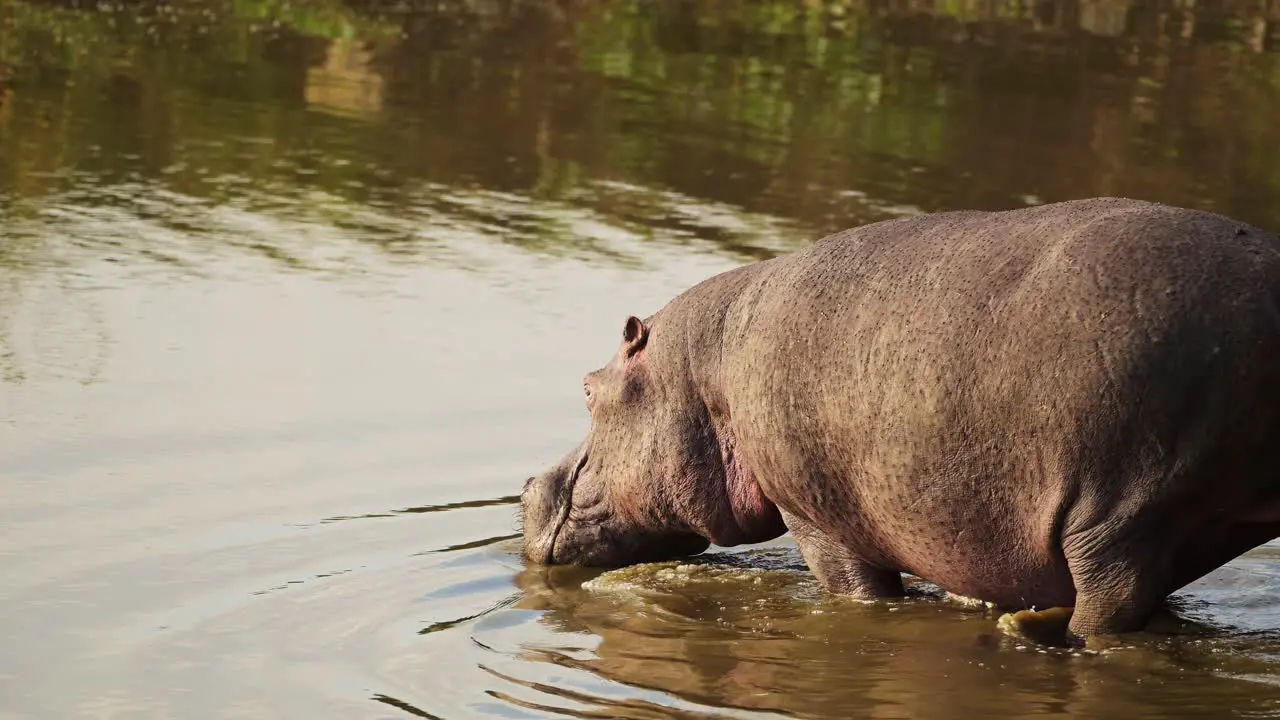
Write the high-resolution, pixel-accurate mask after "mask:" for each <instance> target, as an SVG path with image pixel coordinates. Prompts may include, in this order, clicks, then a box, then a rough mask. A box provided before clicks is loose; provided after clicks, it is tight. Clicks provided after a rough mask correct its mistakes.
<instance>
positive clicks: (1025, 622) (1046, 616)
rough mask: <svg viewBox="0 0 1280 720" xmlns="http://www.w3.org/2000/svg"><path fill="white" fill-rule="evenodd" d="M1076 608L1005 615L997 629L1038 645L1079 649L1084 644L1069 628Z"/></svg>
mask: <svg viewBox="0 0 1280 720" xmlns="http://www.w3.org/2000/svg"><path fill="white" fill-rule="evenodd" d="M1074 613H1075V608H1069V607H1052V608H1047V609H1045V610H1019V611H1017V612H1011V613H1005V614H1004V615H1001V616H1000V618H999V619H998V620H996V627H998V628H1000V630H1002V631H1003V632H1005V633H1006V634H1008V635H1012V636H1013V637H1017V638H1021V639H1023V640H1026V641H1028V642H1031V643H1034V644H1036V645H1048V646H1051V647H1062V648H1067V647H1079V646H1081V644H1082V642H1081V640H1080V639H1079V638H1077V637H1076V636H1075V635H1074V634H1073V633H1071V631H1070V630H1069V629H1068V628H1067V626H1068V624H1070V622H1071V616H1072V615H1073V614H1074Z"/></svg>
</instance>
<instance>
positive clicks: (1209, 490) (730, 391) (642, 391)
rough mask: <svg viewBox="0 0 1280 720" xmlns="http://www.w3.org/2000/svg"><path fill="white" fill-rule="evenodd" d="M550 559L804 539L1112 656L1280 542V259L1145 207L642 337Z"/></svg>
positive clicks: (969, 220)
mask: <svg viewBox="0 0 1280 720" xmlns="http://www.w3.org/2000/svg"><path fill="white" fill-rule="evenodd" d="M585 387H586V390H587V395H588V406H589V407H590V409H591V414H592V424H591V430H590V432H589V434H588V437H587V439H586V440H584V442H583V444H582V445H581V446H580V447H579V448H577V449H576V450H575V451H573V452H572V453H570V454H569V455H568V456H567V457H566V458H565V459H564V460H562V461H561V462H560V463H559V464H558V465H557V466H555V467H553V468H551V469H550V470H548V471H547V472H545V473H543V474H542V475H540V476H538V477H536V478H530V480H529V481H528V482H527V483H526V487H525V491H524V494H523V496H522V506H523V507H522V513H523V515H522V519H523V525H524V528H523V530H524V536H525V550H526V554H527V555H528V557H529V558H530V559H531V560H534V561H537V562H543V563H552V564H555V563H569V564H583V565H601V566H618V565H623V564H627V563H631V562H638V561H645V560H654V559H662V558H670V557H677V556H681V555H687V554H690V553H696V552H701V551H702V550H704V549H706V547H708V545H709V543H715V544H718V545H721V546H732V545H737V544H742V543H752V542H762V541H764V540H768V539H772V538H774V537H777V536H779V535H781V534H782V533H784V532H787V531H790V532H791V534H792V535H793V536H794V538H795V539H796V542H797V544H798V546H799V548H800V550H801V552H802V554H803V555H804V558H805V560H806V562H807V563H808V565H809V567H810V568H811V569H812V570H813V572H814V574H815V575H816V577H817V578H818V579H819V581H820V582H821V583H822V584H823V586H824V587H826V588H827V589H828V590H830V591H832V592H836V593H842V594H848V595H853V596H857V597H862V598H869V599H871V598H880V597H892V596H898V595H901V594H902V593H903V586H902V580H901V573H903V572H907V573H910V574H912V575H915V576H917V577H920V578H922V579H925V580H928V581H930V582H932V583H934V584H936V585H938V586H940V587H941V588H943V589H945V590H947V591H949V592H952V593H955V594H959V595H964V596H967V597H971V598H977V599H981V600H986V601H989V602H992V603H995V604H996V605H998V606H1000V607H1003V608H1008V609H1020V608H1031V607H1039V608H1044V607H1074V613H1073V614H1072V615H1071V620H1070V630H1071V633H1072V634H1073V635H1075V636H1076V637H1078V638H1083V637H1087V636H1091V635H1096V634H1110V633H1121V632H1128V631H1132V630H1137V629H1141V627H1142V626H1143V625H1145V623H1146V621H1147V619H1148V618H1149V617H1150V616H1151V614H1152V613H1153V612H1154V611H1155V610H1156V609H1157V608H1158V607H1159V606H1160V604H1161V602H1162V601H1163V599H1164V598H1165V597H1166V596H1167V595H1169V594H1170V593H1172V592H1174V591H1176V590H1177V589H1179V588H1181V587H1183V586H1184V585H1186V584H1188V583H1190V582H1192V581H1194V580H1196V579H1197V578H1199V577H1201V576H1203V575H1204V574H1206V573H1208V572H1210V571H1212V570H1214V569H1215V568H1217V567H1219V566H1221V565H1222V564H1224V563H1226V562H1228V561H1229V560H1231V559H1233V558H1235V557H1237V556H1238V555H1240V554H1242V553H1243V552H1245V551H1247V550H1249V549H1251V548H1253V547H1255V546H1258V545H1261V544H1263V543H1265V542H1267V541H1269V540H1272V539H1274V538H1276V537H1280V239H1278V238H1277V237H1275V236H1274V235H1272V234H1270V233H1267V232H1264V231H1262V230H1260V229H1258V228H1255V227H1252V226H1249V225H1247V224H1244V223H1242V222H1239V221H1236V220H1232V219H1230V218H1227V217H1224V216H1221V215H1215V214H1211V213H1206V212H1200V211H1193V210H1187V209H1181V208H1176V207H1170V206H1165V205H1158V204H1152V203H1147V202H1141V201H1136V200H1127V199H1119V198H1094V199H1088V200H1079V201H1071V202H1063V203H1056V204H1050V205H1043V206H1039V207H1034V208H1027V209H1020V210H1013V211H1005V212H977V211H973V212H948V213H939V214H934V215H926V216H920V217H913V218H906V219H900V220H891V221H886V222H880V223H874V224H871V225H866V226H862V227H859V228H855V229H852V230H848V231H844V232H840V233H836V234H834V235H831V236H829V237H827V238H824V239H822V240H820V241H818V242H817V243H815V244H814V245H812V246H809V247H807V248H805V249H803V250H800V251H798V252H795V253H792V254H789V255H784V256H780V257H777V258H773V259H770V260H766V261H762V262H757V263H754V264H750V265H747V266H744V267H740V268H737V269H735V270H731V271H729V272H726V273H722V274H720V275H717V276H715V277H712V278H710V279H708V280H706V281H704V282H702V283H700V284H698V285H696V286H694V287H693V288H691V289H689V290H688V291H686V292H684V293H683V294H681V295H680V296H678V297H677V298H675V299H674V300H672V301H671V302H670V303H668V304H667V305H666V306H665V307H664V308H662V309H661V310H660V311H659V312H657V313H656V314H654V315H653V316H651V317H649V318H647V319H645V320H640V319H638V318H634V317H633V318H629V319H628V320H627V322H626V325H625V327H624V332H623V343H622V346H621V348H620V349H619V351H618V353H617V354H616V355H615V357H614V358H613V360H612V361H611V362H610V363H609V364H608V365H606V366H605V367H603V368H601V369H600V370H597V371H595V372H593V373H591V374H589V375H588V376H587V379H586V382H585Z"/></svg>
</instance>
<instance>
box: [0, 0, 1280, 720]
mask: <svg viewBox="0 0 1280 720" xmlns="http://www.w3.org/2000/svg"><path fill="white" fill-rule="evenodd" d="M1270 5H1271V6H1272V7H1271V9H1270V10H1267V7H1266V6H1267V4H1265V3H1252V2H1245V1H1244V0H1216V1H1214V2H1206V1H1204V0H1201V1H1200V2H1193V1H1192V0H1176V1H1175V0H1044V1H1043V2H1038V3H1034V4H1029V5H1019V4H1017V3H993V2H984V1H981V0H947V1H946V2H941V1H939V2H928V1H926V0H891V1H889V0H865V1H864V2H846V1H843V0H803V1H802V0H791V1H789V2H784V1H782V0H761V1H758V2H745V1H739V0H722V1H720V2H711V1H710V0H683V1H680V2H677V1H669V0H656V1H653V2H639V1H632V2H627V1H622V0H616V1H615V0H598V1H595V2H586V1H585V0H584V1H581V2H578V1H574V0H562V1H560V2H552V1H551V0H525V1H520V0H487V1H486V0H475V1H474V2H455V1H452V0H432V1H428V0H413V1H410V0H406V1H405V2H390V0H388V1H386V2H373V1H371V0H346V1H345V2H344V1H342V0H293V1H292V2H290V1H289V0H187V1H185V2H183V3H173V4H170V3H166V2H158V1H157V2H152V1H150V0H148V1H141V2H124V3H120V2H118V1H115V0H104V1H103V2H101V3H98V2H82V1H80V0H60V1H58V2H36V1H35V0H0V719H2V720H16V719H19V718H21V719H23V720H26V719H28V718H32V719H40V720H44V719H54V718H59V719H60V718H129V719H130V720H132V719H135V718H148V719H149V718H183V719H184V720H185V719H198V718H293V717H299V718H302V717H306V718H328V717H333V718H409V717H423V718H450V719H452V718H472V717H496V718H564V717H576V718H609V717H625V718H637V719H639V718H727V717H737V718H820V717H867V718H953V717H981V716H988V715H992V716H1012V717H1022V716H1037V717H1039V716H1043V717H1063V718H1066V717H1070V718H1093V717H1099V716H1116V717H1130V716H1141V717H1151V718H1157V717H1160V718H1173V717H1179V718H1182V717H1205V718H1210V717H1212V718H1222V717H1249V718H1259V717H1280V547H1278V546H1277V545H1275V544H1273V545H1270V546H1265V547H1262V548H1259V549H1257V550H1255V551H1253V552H1251V553H1249V554H1247V555H1245V556H1243V557H1241V558H1239V559H1237V560H1236V561H1234V562H1232V563H1230V564H1229V565H1227V566H1226V567H1224V568H1221V569H1220V570H1218V571H1216V572H1214V573H1212V574H1211V575H1209V576H1208V577H1206V578H1204V579H1202V580H1201V581H1199V582H1197V583H1195V584H1194V585H1192V586H1190V587H1188V588H1186V589H1184V590H1183V591H1181V592H1179V593H1178V594H1177V595H1176V596H1175V597H1174V598H1173V600H1172V603H1171V604H1172V609H1173V611H1174V619H1173V621H1171V622H1170V623H1169V625H1168V627H1167V628H1166V630H1165V631H1163V632H1155V631H1153V632H1150V633H1144V634H1140V635H1137V636H1133V637H1131V638H1127V639H1125V641H1124V642H1123V643H1122V644H1120V645H1118V646H1116V647H1113V648H1111V649H1108V650H1106V651H1104V652H1100V653H1089V652H1079V651H1074V652H1065V651H1050V650H1046V649H1042V648H1040V649H1038V648H1036V647H1028V646H1027V645H1025V644H1022V643H1020V642H1018V641H1017V640H1016V639H1014V638H1011V637H1008V636H1005V635H1003V634H1002V633H1001V632H1000V631H999V630H998V629H997V626H996V618H995V616H994V615H992V614H991V613H989V612H987V611H985V610H983V609H981V608H971V607H964V606H961V605H959V604H956V603H953V602H948V601H945V600H942V599H939V598H938V597H936V595H937V593H936V592H935V591H934V589H932V588H930V587H928V586H921V587H920V588H919V590H920V593H919V594H918V595H916V596H913V597H911V598H909V599H907V600H904V601H901V602H895V603H882V604H879V605H874V606H865V605H858V604H853V603H849V602H842V601H841V600H839V599H838V598H831V597H826V596H824V595H823V594H822V593H820V592H818V590H817V588H816V587H815V585H814V583H813V580H812V577H811V575H810V574H809V573H808V572H807V571H806V570H805V568H804V566H803V563H802V561H801V559H800V556H799V554H798V552H797V551H796V549H795V546H794V544H793V543H792V542H791V541H790V540H789V539H788V538H782V539H779V540H778V541H775V542H771V543H768V544H766V545H764V546H760V547H749V548H736V549H734V550H733V551H724V550H716V551H714V552H713V553H711V554H710V555H709V556H707V557H706V558H703V559H700V560H698V561H697V562H692V563H686V564H683V565H680V566H674V567H668V566H657V567H644V568H639V569H634V570H629V571H624V572H621V573H614V574H610V575H606V576H601V577H597V576H598V573H596V572H586V571H580V570H573V569H564V568H562V569H557V570H555V571H545V570H540V569H537V568H529V567H526V566H525V565H524V563H523V562H522V561H521V559H520V556H519V547H518V542H517V541H516V540H515V536H514V533H515V532H516V530H515V528H516V505H515V497H514V496H515V495H516V494H517V493H518V492H519V490H520V487H521V484H522V482H523V480H524V479H525V478H526V477H528V476H529V475H530V474H532V473H533V472H535V471H537V470H539V469H541V468H542V467H544V466H546V465H547V464H548V463H550V462H551V461H553V460H555V459H557V458H558V457H559V456H560V455H561V454H562V453H563V452H565V451H566V450H567V449H568V448H570V447H572V446H573V445H574V444H575V443H576V442H577V441H578V440H579V439H580V438H581V436H582V433H583V432H584V430H585V428H586V414H585V411H584V410H583V408H582V403H581V398H580V391H579V379H580V378H581V376H582V374H583V373H584V372H585V371H587V370H589V369H591V368H594V367H597V366H598V365H600V364H601V363H602V362H604V360H606V359H607V357H608V356H609V355H610V354H611V353H612V352H613V351H614V349H615V347H616V342H617V337H618V333H619V330H620V327H621V322H622V320H623V319H624V318H625V317H626V316H627V315H629V314H637V315H645V314H648V313H650V312H653V311H654V310H656V309H657V308H658V307H660V306H661V305H662V304H663V303H665V302H666V301H667V300H668V299H669V298H670V297H671V296H673V295H674V294H676V293H678V292H680V291H681V290H683V289H685V288H686V287H688V286H689V285H691V284H693V283H695V282H697V281H698V280H701V279H703V278H705V277H707V276H709V275H711V274H714V273H716V272H719V271H722V270H726V269H729V268H732V267H735V266H737V265H740V264H742V263H744V262H749V261H751V260H754V259H758V258H765V257H769V256H772V255H774V254H777V253H779V252H785V251H787V250H790V249H794V248H798V247H801V246H803V245H804V244H806V243H808V242H811V241H813V240H814V239H816V238H818V237H820V236H821V235H822V234H824V233H825V232H828V231H830V230H834V229H838V228H843V227H848V226H851V225H856V224H859V223H865V222H870V221H873V220H879V219H884V218H890V217H897V216H903V215H909V214H914V213H920V212H927V211H935V210H945V209H953V208H987V209H996V208H1008V207H1020V206H1025V205H1028V204H1035V203H1041V202H1048V201H1054V200H1063V199H1068V198H1072V197H1083V196H1088V195H1103V194H1112V195H1128V196H1131V197H1140V198H1144V199H1149V200H1159V201H1164V202H1169V203H1174V204H1180V205H1186V206H1191V207H1199V208H1205V209H1211V210H1216V211H1220V212H1224V213H1227V214H1229V215H1233V216H1235V217H1238V218H1240V219H1242V220H1246V221H1249V222H1253V223H1255V224H1258V225H1260V226H1262V227H1266V228H1268V229H1271V230H1280V202H1277V198H1280V122H1277V118H1280V14H1277V13H1278V12H1280V11H1277V9H1276V7H1275V3H1270ZM1268 13H1270V14H1268Z"/></svg>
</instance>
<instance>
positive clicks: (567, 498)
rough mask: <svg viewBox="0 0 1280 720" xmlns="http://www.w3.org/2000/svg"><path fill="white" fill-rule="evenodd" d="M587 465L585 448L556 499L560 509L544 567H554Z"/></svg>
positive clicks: (548, 545)
mask: <svg viewBox="0 0 1280 720" xmlns="http://www.w3.org/2000/svg"><path fill="white" fill-rule="evenodd" d="M586 465H587V449H586V448H585V447H583V449H582V454H581V455H579V456H578V461H577V462H575V463H574V464H573V470H572V471H571V472H570V473H569V477H568V478H566V479H565V481H564V484H563V485H561V486H560V497H558V498H556V505H557V507H559V508H560V509H559V511H558V513H557V516H556V521H555V528H554V529H553V530H552V531H551V541H550V542H548V543H547V552H546V556H545V557H544V558H543V564H544V565H552V564H554V562H555V554H556V542H557V541H559V539H560V531H562V530H564V526H565V525H566V524H567V523H568V522H569V513H570V512H571V511H572V510H573V489H574V487H575V486H576V485H577V484H578V477H579V476H580V475H582V469H583V468H584V467H586Z"/></svg>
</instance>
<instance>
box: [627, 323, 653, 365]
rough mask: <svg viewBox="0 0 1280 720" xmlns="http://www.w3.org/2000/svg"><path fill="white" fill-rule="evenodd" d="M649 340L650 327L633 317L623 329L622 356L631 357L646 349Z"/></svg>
mask: <svg viewBox="0 0 1280 720" xmlns="http://www.w3.org/2000/svg"><path fill="white" fill-rule="evenodd" d="M648 340H649V327H648V326H647V325H645V324H644V321H643V320H641V319H640V318H638V317H636V316H634V315H632V316H631V317H629V318H627V324H626V325H624V326H623V328H622V355H623V357H631V356H632V355H635V354H636V353H638V352H640V350H642V349H643V348H644V344H645V342H647V341H648Z"/></svg>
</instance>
